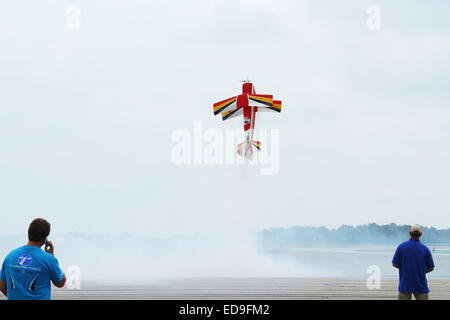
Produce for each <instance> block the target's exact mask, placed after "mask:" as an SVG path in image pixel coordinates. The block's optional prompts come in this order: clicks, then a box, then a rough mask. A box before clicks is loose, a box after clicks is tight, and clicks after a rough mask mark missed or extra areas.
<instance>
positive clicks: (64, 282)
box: [53, 275, 66, 288]
mask: <svg viewBox="0 0 450 320" xmlns="http://www.w3.org/2000/svg"><path fill="white" fill-rule="evenodd" d="M53 284H54V285H55V286H57V287H58V288H62V287H64V285H65V284H66V275H64V278H63V279H62V280H61V281H60V282H56V283H55V282H53Z"/></svg>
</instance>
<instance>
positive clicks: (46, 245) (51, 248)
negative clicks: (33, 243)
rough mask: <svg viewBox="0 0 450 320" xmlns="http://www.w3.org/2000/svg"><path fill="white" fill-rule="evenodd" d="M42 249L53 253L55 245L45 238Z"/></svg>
mask: <svg viewBox="0 0 450 320" xmlns="http://www.w3.org/2000/svg"><path fill="white" fill-rule="evenodd" d="M44 250H45V252H48V253H50V254H52V255H53V253H54V250H55V247H54V246H53V243H52V242H51V241H49V240H47V239H45V242H44Z"/></svg>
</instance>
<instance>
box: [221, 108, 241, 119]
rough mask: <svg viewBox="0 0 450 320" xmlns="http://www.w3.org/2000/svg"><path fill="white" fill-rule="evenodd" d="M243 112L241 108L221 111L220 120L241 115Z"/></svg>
mask: <svg viewBox="0 0 450 320" xmlns="http://www.w3.org/2000/svg"><path fill="white" fill-rule="evenodd" d="M243 113H244V112H243V111H242V108H237V109H233V110H230V111H226V112H223V113H222V120H223V121H225V120H228V119H231V118H235V117H237V116H241V115H242V114H243Z"/></svg>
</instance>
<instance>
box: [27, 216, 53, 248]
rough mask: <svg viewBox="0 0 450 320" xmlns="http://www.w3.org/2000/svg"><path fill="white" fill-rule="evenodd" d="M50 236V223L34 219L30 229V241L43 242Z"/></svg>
mask: <svg viewBox="0 0 450 320" xmlns="http://www.w3.org/2000/svg"><path fill="white" fill-rule="evenodd" d="M49 234H50V223H49V222H48V221H47V220H45V219H42V218H37V219H34V220H33V221H32V222H31V223H30V227H29V228H28V240H30V241H36V242H39V241H43V240H45V238H47V237H48V235H49Z"/></svg>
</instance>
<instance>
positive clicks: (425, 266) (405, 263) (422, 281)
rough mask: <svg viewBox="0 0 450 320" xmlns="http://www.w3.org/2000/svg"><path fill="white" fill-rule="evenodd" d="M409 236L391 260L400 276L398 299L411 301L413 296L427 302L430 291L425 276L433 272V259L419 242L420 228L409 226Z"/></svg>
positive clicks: (428, 250)
mask: <svg viewBox="0 0 450 320" xmlns="http://www.w3.org/2000/svg"><path fill="white" fill-rule="evenodd" d="M409 235H410V236H411V239H409V241H406V242H403V243H402V244H400V245H399V246H398V248H397V250H396V251H395V254H394V258H393V259H392V265H393V266H394V267H395V268H398V269H399V275H400V283H399V286H398V291H399V293H398V299H399V300H411V295H412V294H414V297H415V298H416V300H428V292H430V290H429V289H428V285H427V278H426V274H427V273H428V272H431V271H433V270H434V262H433V257H432V256H431V252H430V249H428V248H427V247H426V246H425V245H423V244H422V243H421V242H420V240H419V238H420V237H421V236H422V229H421V228H420V226H418V225H413V226H411V229H410V232H409Z"/></svg>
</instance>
